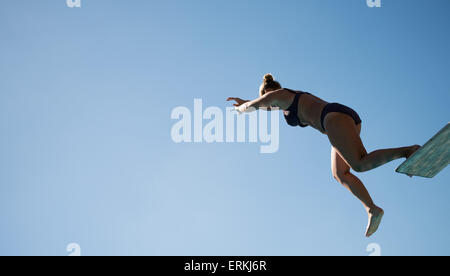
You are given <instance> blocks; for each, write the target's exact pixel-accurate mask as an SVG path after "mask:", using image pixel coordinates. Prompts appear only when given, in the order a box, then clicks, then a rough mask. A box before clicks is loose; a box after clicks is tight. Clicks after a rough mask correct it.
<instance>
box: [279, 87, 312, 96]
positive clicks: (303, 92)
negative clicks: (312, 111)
mask: <svg viewBox="0 0 450 276" xmlns="http://www.w3.org/2000/svg"><path fill="white" fill-rule="evenodd" d="M283 90H285V91H287V92H290V93H296V94H309V95H311V93H309V92H305V91H302V90H294V89H290V88H283Z"/></svg>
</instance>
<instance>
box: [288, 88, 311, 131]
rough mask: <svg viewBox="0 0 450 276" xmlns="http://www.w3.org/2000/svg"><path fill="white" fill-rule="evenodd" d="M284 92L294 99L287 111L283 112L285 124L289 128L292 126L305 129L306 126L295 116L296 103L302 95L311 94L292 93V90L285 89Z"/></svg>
mask: <svg viewBox="0 0 450 276" xmlns="http://www.w3.org/2000/svg"><path fill="white" fill-rule="evenodd" d="M285 90H287V91H289V92H291V93H294V94H295V98H294V100H293V101H292V104H291V105H290V106H289V108H288V109H286V110H285V111H284V118H285V119H286V122H287V123H288V124H289V125H290V126H293V127H296V126H300V127H307V126H308V125H305V124H302V123H301V122H300V120H299V119H298V115H297V114H298V101H299V100H300V97H301V96H302V95H303V94H310V95H311V93H308V92H303V91H294V90H291V89H287V88H285Z"/></svg>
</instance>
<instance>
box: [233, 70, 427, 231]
mask: <svg viewBox="0 0 450 276" xmlns="http://www.w3.org/2000/svg"><path fill="white" fill-rule="evenodd" d="M259 91H260V92H259V93H260V97H259V98H258V99H256V100H253V101H246V100H242V99H240V98H228V99H227V101H236V103H235V104H234V106H235V108H236V110H237V111H238V112H239V113H244V112H251V111H254V110H257V109H260V108H262V109H267V110H271V109H272V108H279V109H281V110H283V112H284V117H285V119H286V121H287V123H288V124H289V125H291V126H300V127H307V126H311V127H313V128H315V129H317V130H318V131H320V132H321V133H322V134H325V135H327V136H328V139H329V140H330V142H331V145H332V147H331V171H332V173H333V177H334V178H335V179H336V180H337V181H338V182H339V183H341V184H342V185H344V186H345V187H346V188H347V189H349V190H350V192H351V193H352V194H353V195H354V196H356V197H357V198H358V199H359V200H360V201H361V202H362V204H363V205H364V207H365V208H366V211H367V214H368V216H369V223H368V226H367V230H366V236H367V237H370V236H371V235H372V234H373V233H375V231H377V229H378V226H379V225H380V222H381V219H382V217H383V214H384V211H383V209H381V208H380V207H378V206H377V205H375V203H374V202H373V200H372V198H371V197H370V195H369V192H368V191H367V189H366V188H365V187H364V184H363V183H362V182H361V180H359V178H358V177H356V176H355V175H354V174H352V173H351V172H350V168H352V169H353V170H354V171H356V172H366V171H369V170H372V169H375V168H377V167H379V166H381V165H383V164H386V163H388V162H390V161H393V160H395V159H399V158H402V157H405V158H409V156H411V155H412V154H413V153H414V152H415V151H416V150H418V149H419V148H420V146H419V145H413V146H409V147H402V148H391V149H380V150H376V151H373V152H370V153H367V151H366V149H365V148H364V145H363V142H362V141H361V138H360V136H359V135H360V132H361V119H360V118H359V116H358V114H357V113H356V112H355V111H354V110H353V109H351V108H350V107H347V106H345V105H342V104H338V103H328V102H326V101H324V100H322V99H320V98H318V97H316V96H314V95H312V94H310V93H307V92H302V91H294V90H291V89H287V88H282V87H281V85H280V83H279V82H277V81H275V80H274V79H273V76H272V75H271V74H267V75H265V76H264V82H263V84H262V85H261V87H260V90H259Z"/></svg>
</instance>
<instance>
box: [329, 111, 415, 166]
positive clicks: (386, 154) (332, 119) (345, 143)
mask: <svg viewBox="0 0 450 276" xmlns="http://www.w3.org/2000/svg"><path fill="white" fill-rule="evenodd" d="M324 124H325V129H326V130H327V135H328V139H329V140H330V142H331V144H332V145H333V147H335V148H336V151H338V152H339V154H340V155H341V156H342V157H343V158H344V159H345V160H346V162H347V163H348V164H349V165H350V166H351V168H352V169H353V170H355V171H357V172H365V171H369V170H372V169H374V168H377V167H379V166H381V165H384V164H386V163H388V162H390V161H393V160H395V159H399V158H402V157H405V158H408V157H409V156H410V155H411V154H412V153H414V152H415V151H416V150H417V149H419V148H420V146H419V145H414V146H410V147H401V148H391V149H380V150H376V151H373V152H371V153H367V151H366V149H365V147H364V145H363V142H362V141H361V138H360V137H359V131H358V126H355V123H354V121H353V119H352V118H351V117H350V116H348V115H346V114H342V113H336V112H331V113H329V114H328V115H327V116H326V118H325V121H324ZM359 127H360V125H359Z"/></svg>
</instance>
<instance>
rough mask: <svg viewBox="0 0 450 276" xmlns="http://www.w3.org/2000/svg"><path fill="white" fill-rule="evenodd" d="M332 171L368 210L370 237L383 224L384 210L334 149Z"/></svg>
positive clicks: (368, 233) (368, 235)
mask: <svg viewBox="0 0 450 276" xmlns="http://www.w3.org/2000/svg"><path fill="white" fill-rule="evenodd" d="M331 170H332V172H333V176H334V178H335V179H336V180H337V181H338V182H339V183H341V184H342V185H343V186H344V187H345V188H347V189H348V190H349V191H350V192H351V193H352V194H353V195H354V196H355V197H356V198H358V199H359V200H360V201H361V203H362V204H363V205H364V207H365V208H366V211H367V215H368V218H369V222H368V226H367V229H366V236H367V237H370V236H371V235H372V234H373V233H375V232H376V230H377V229H378V226H379V225H380V223H381V218H382V216H383V214H384V211H383V209H381V208H380V207H378V206H376V205H375V203H374V202H373V200H372V198H371V196H370V194H369V192H368V191H367V189H366V187H364V184H363V183H362V182H361V180H359V178H358V177H356V176H355V175H354V174H352V173H351V172H350V166H349V165H348V164H347V163H346V162H345V160H344V159H343V158H342V157H341V156H340V155H339V153H338V152H337V151H336V149H335V148H334V147H333V148H332V149H331Z"/></svg>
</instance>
